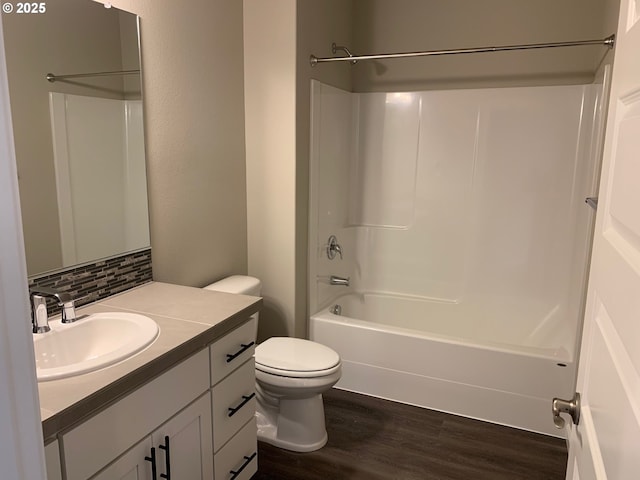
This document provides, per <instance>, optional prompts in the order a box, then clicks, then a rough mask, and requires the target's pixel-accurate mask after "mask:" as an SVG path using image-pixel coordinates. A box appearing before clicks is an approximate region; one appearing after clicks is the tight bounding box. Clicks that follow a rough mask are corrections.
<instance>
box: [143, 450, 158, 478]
mask: <svg viewBox="0 0 640 480" xmlns="http://www.w3.org/2000/svg"><path fill="white" fill-rule="evenodd" d="M144 459H145V460H146V461H147V462H151V478H153V480H157V479H158V472H157V469H156V449H155V448H153V447H151V456H150V457H144Z"/></svg>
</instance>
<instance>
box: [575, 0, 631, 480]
mask: <svg viewBox="0 0 640 480" xmlns="http://www.w3.org/2000/svg"><path fill="white" fill-rule="evenodd" d="M610 98H611V100H610V105H609V115H608V120H607V132H606V136H605V147H604V159H603V165H602V179H601V183H600V193H599V204H598V213H597V216H596V226H595V236H594V245H593V254H592V259H591V274H590V278H589V289H588V293H587V309H586V316H585V326H584V335H583V340H582V348H581V358H580V366H579V369H578V386H577V391H578V392H580V393H581V396H582V399H581V400H582V408H581V416H580V421H579V424H578V426H577V427H575V426H573V425H572V426H571V427H570V429H569V432H568V435H569V461H568V465H567V479H571V480H574V479H580V480H591V479H599V480H602V479H608V480H626V479H637V478H640V0H622V1H621V5H620V21H619V25H618V33H617V35H616V54H615V60H614V65H613V75H612V85H611V97H610Z"/></svg>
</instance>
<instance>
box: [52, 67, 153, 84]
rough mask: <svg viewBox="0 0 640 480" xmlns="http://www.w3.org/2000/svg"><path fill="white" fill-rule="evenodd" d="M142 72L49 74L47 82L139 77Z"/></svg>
mask: <svg viewBox="0 0 640 480" xmlns="http://www.w3.org/2000/svg"><path fill="white" fill-rule="evenodd" d="M139 74H140V70H120V71H117V72H95V73H72V74H69V75H54V74H53V73H47V77H46V78H47V80H48V81H49V82H51V83H53V82H55V81H56V80H67V79H69V78H86V77H108V76H113V75H139Z"/></svg>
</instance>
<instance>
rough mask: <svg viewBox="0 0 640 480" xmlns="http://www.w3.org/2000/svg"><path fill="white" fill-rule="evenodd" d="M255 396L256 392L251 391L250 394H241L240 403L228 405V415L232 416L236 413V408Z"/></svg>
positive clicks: (239, 407) (238, 408)
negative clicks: (232, 405) (234, 405)
mask: <svg viewBox="0 0 640 480" xmlns="http://www.w3.org/2000/svg"><path fill="white" fill-rule="evenodd" d="M255 396H256V393H255V392H253V393H252V394H251V395H242V402H241V403H240V405H238V406H237V407H229V409H228V410H229V413H228V415H229V416H230V417H233V416H234V415H235V414H236V413H238V410H240V409H241V408H242V407H244V406H245V405H246V404H247V403H249V400H251V399H252V398H253V397H255Z"/></svg>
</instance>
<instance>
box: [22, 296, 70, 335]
mask: <svg viewBox="0 0 640 480" xmlns="http://www.w3.org/2000/svg"><path fill="white" fill-rule="evenodd" d="M29 298H30V300H31V323H32V325H33V333H46V332H48V331H50V330H51V327H49V313H48V312H47V298H53V299H54V300H56V302H58V305H59V306H60V307H62V323H72V322H75V321H76V320H77V317H76V306H75V303H74V300H73V298H72V297H71V295H70V294H69V293H67V292H56V291H55V290H52V289H50V288H47V287H33V288H31V289H30V290H29Z"/></svg>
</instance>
